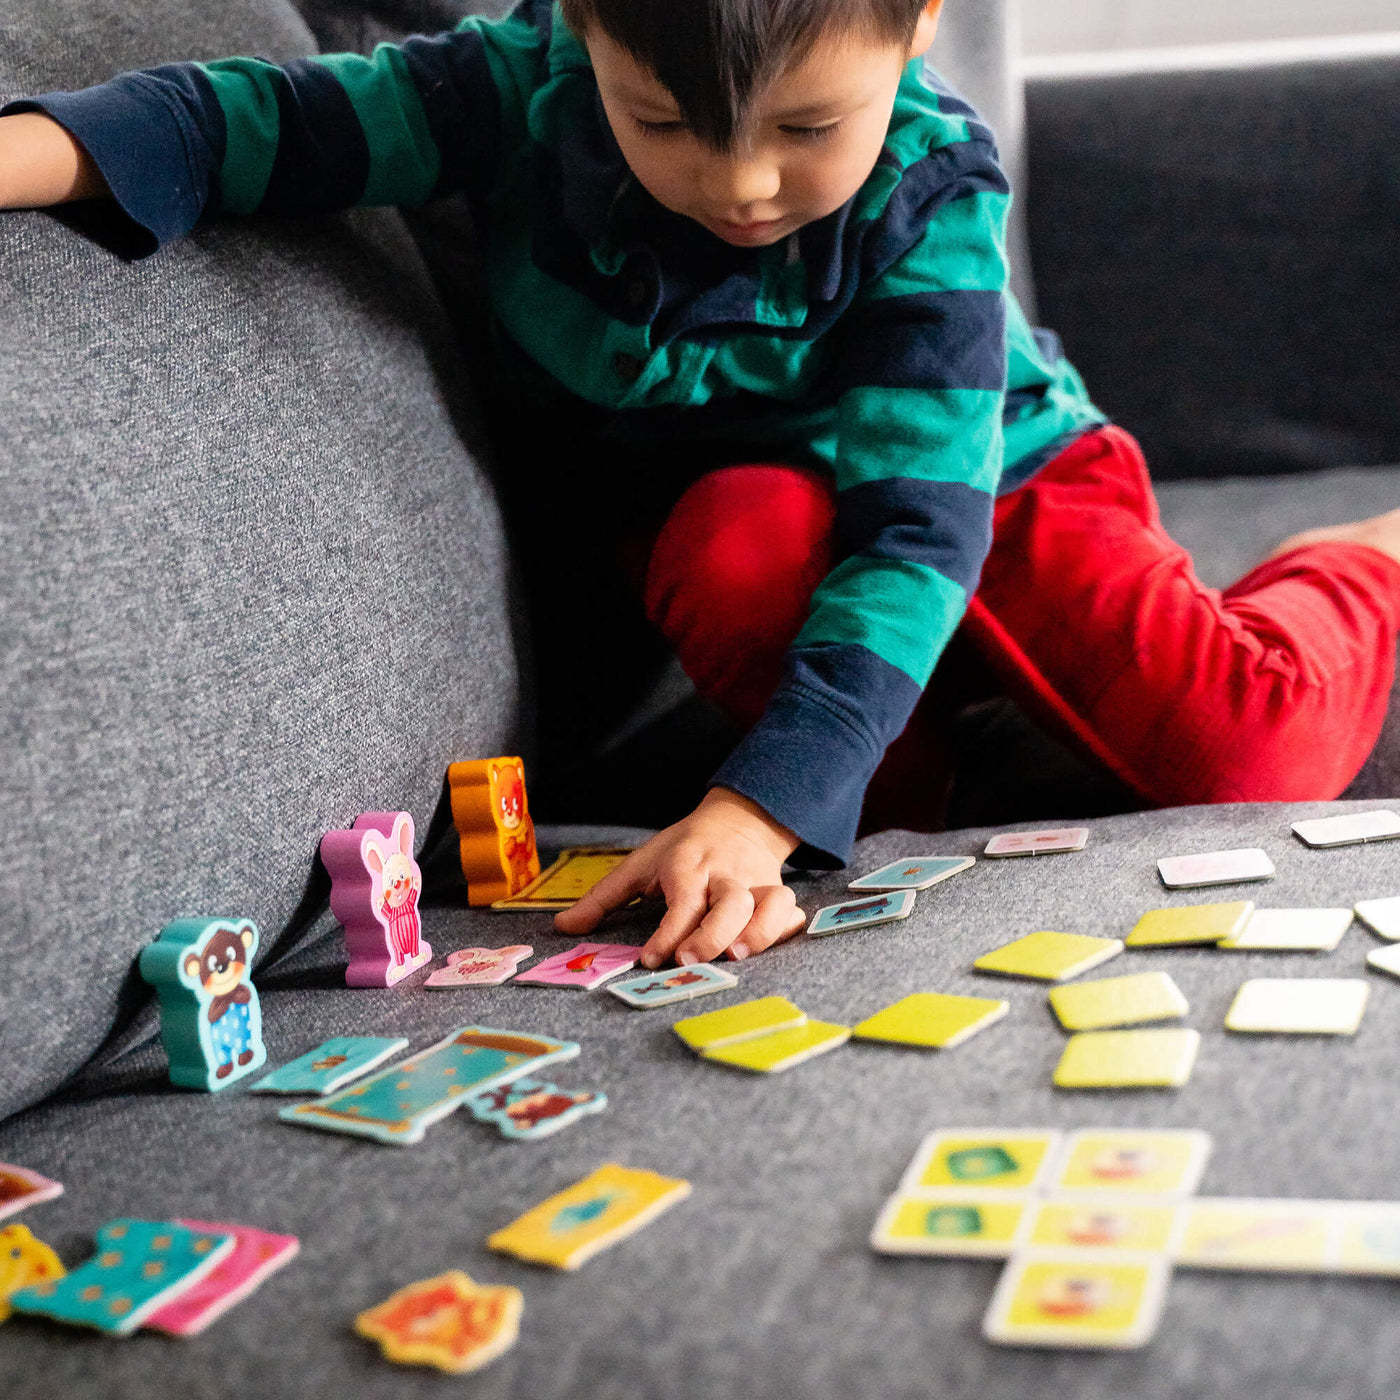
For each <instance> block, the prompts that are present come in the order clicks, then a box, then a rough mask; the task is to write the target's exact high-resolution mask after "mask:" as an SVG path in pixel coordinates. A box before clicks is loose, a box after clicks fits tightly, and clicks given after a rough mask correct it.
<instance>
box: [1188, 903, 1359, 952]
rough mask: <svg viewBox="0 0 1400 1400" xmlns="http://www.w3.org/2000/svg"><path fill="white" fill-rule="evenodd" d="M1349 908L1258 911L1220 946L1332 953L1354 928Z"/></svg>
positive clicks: (1229, 948)
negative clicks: (1350, 929) (1349, 930)
mask: <svg viewBox="0 0 1400 1400" xmlns="http://www.w3.org/2000/svg"><path fill="white" fill-rule="evenodd" d="M1351 921H1352V911H1351V910H1350V909H1256V910H1255V911H1254V913H1253V914H1252V915H1251V916H1250V920H1249V922H1248V923H1247V924H1246V925H1245V926H1244V928H1243V929H1241V930H1240V932H1239V933H1237V934H1236V935H1235V936H1234V937H1233V938H1222V939H1221V940H1220V942H1219V944H1217V945H1216V946H1217V947H1220V948H1224V949H1226V950H1227V951H1229V952H1238V953H1330V952H1332V951H1333V950H1334V949H1335V948H1336V946H1337V944H1338V943H1340V942H1341V941H1342V935H1343V934H1345V933H1346V931H1347V930H1348V929H1349V928H1350V927H1351Z"/></svg>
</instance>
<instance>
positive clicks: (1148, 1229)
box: [1020, 1196, 1186, 1255]
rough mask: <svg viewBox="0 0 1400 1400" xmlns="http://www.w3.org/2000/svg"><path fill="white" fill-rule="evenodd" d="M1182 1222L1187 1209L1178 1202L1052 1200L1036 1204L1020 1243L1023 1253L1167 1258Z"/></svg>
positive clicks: (1105, 1198)
mask: <svg viewBox="0 0 1400 1400" xmlns="http://www.w3.org/2000/svg"><path fill="white" fill-rule="evenodd" d="M1185 1220H1186V1215H1185V1206H1184V1204H1183V1202H1182V1201H1180V1200H1177V1199H1171V1198H1168V1199H1166V1200H1154V1199H1148V1198H1142V1199H1139V1200H1134V1199H1131V1198H1129V1197H1125V1196H1083V1197H1079V1198H1076V1199H1069V1198H1065V1197H1052V1198H1050V1199H1048V1200H1044V1199H1042V1200H1040V1201H1038V1202H1037V1203H1036V1205H1035V1206H1034V1208H1033V1209H1032V1211H1031V1212H1030V1216H1029V1219H1028V1220H1027V1221H1026V1229H1025V1234H1024V1235H1023V1237H1022V1239H1021V1241H1020V1244H1021V1246H1022V1247H1023V1248H1026V1249H1083V1250H1090V1251H1099V1250H1102V1251H1108V1250H1113V1251H1119V1250H1129V1251H1131V1252H1133V1253H1140V1254H1161V1255H1170V1254H1171V1253H1172V1251H1173V1249H1174V1247H1175V1244H1176V1241H1177V1238H1178V1236H1179V1235H1180V1232H1181V1229H1182V1226H1183V1225H1184V1224H1185Z"/></svg>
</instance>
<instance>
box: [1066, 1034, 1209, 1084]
mask: <svg viewBox="0 0 1400 1400" xmlns="http://www.w3.org/2000/svg"><path fill="white" fill-rule="evenodd" d="M1200 1044H1201V1033H1200V1032H1199V1031H1187V1030H1169V1031H1082V1032H1080V1034H1078V1035H1072V1036H1070V1038H1069V1043H1068V1044H1067V1045H1066V1046H1065V1053H1064V1054H1063V1055H1062V1056H1061V1057H1060V1063H1059V1066H1058V1067H1057V1068H1056V1070H1055V1083H1056V1085H1057V1086H1058V1087H1059V1088H1061V1089H1152V1088H1169V1087H1170V1088H1175V1087H1178V1086H1180V1085H1182V1084H1185V1083H1186V1081H1187V1080H1188V1079H1190V1077H1191V1067H1192V1066H1193V1065H1194V1064H1195V1063H1196V1051H1197V1050H1198V1049H1199V1048H1200Z"/></svg>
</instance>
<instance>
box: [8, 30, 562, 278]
mask: <svg viewBox="0 0 1400 1400" xmlns="http://www.w3.org/2000/svg"><path fill="white" fill-rule="evenodd" d="M541 8H542V6H541V4H538V3H527V4H523V5H521V6H520V7H519V8H518V9H516V10H515V11H514V12H512V14H511V15H509V16H508V17H507V18H506V19H503V20H498V21H490V20H485V19H481V18H469V19H467V20H465V21H464V22H463V23H462V25H461V26H460V27H459V28H458V29H456V30H454V31H452V32H450V33H447V34H441V35H437V36H435V37H431V38H415V39H409V40H408V41H406V42H405V43H403V44H401V45H393V44H381V45H380V46H379V47H378V48H377V49H375V51H374V53H373V55H372V56H370V57H368V58H366V57H363V56H361V55H359V54H326V55H319V56H316V57H312V58H304V59H297V60H295V61H294V62H292V63H288V64H286V65H284V66H281V67H279V66H277V65H276V64H273V63H269V62H267V61H266V60H264V59H258V58H227V59H221V60H218V61H216V62H212V63H178V64H167V65H164V66H162V67H159V68H152V69H146V70H142V71H138V72H131V73H123V74H120V75H119V76H118V77H116V78H113V79H112V80H111V81H110V82H107V83H103V84H101V85H99V86H97V87H91V88H85V89H83V90H81V91H78V92H51V93H45V94H43V95H41V96H38V97H32V98H25V99H23V100H21V101H18V102H11V103H9V104H8V105H7V106H5V107H4V108H3V109H0V116H8V115H10V114H12V113H16V112H42V113H44V114H45V115H47V116H49V117H51V118H52V119H53V120H54V121H56V122H58V123H59V125H60V126H62V127H64V128H65V129H66V130H67V131H68V132H69V133H70V134H71V135H72V136H73V137H74V138H75V139H76V140H77V141H78V142H79V143H80V144H81V145H82V146H83V148H84V149H85V150H86V151H87V153H88V154H89V156H91V157H92V159H93V161H94V162H95V163H96V165H97V168H98V169H99V170H100V171H101V173H102V176H103V178H104V179H105V180H106V182H107V186H108V188H109V189H110V191H111V193H112V196H113V198H114V199H115V201H116V205H117V207H118V209H119V210H120V211H121V216H122V217H121V218H120V219H119V220H118V221H117V222H116V224H115V225H114V224H113V221H112V220H111V219H110V217H108V218H101V217H96V218H94V219H92V220H91V221H90V229H91V232H92V233H93V235H94V236H95V237H97V238H99V240H100V241H101V242H103V243H105V244H106V245H107V246H108V247H110V248H112V250H113V251H115V252H117V253H120V254H121V255H122V256H125V257H131V258H140V257H145V256H147V255H149V254H151V253H153V252H155V250H156V249H157V248H158V247H160V246H161V244H163V243H166V242H168V241H169V240H171V239H174V238H180V237H182V236H183V235H185V234H187V233H188V232H189V231H190V230H191V229H192V228H194V227H195V225H196V224H197V223H198V222H199V221H200V220H201V219H202V218H204V217H206V216H208V215H213V214H217V213H221V212H222V213H229V214H268V215H280V216H285V217H290V218H306V217H314V216H320V215H325V214H329V213H333V212H335V211H337V210H341V209H346V208H350V207H352V206H355V205H369V204H395V205H417V204H423V203H425V202H427V201H428V200H430V199H434V198H437V197H439V196H442V195H446V194H451V193H454V192H457V191H465V192H466V194H467V195H468V197H469V198H471V199H474V200H477V201H481V200H484V199H485V198H486V195H487V193H488V192H489V190H490V188H491V186H492V184H493V183H494V179H495V174H496V171H497V169H498V168H499V165H500V162H501V159H502V153H503V151H504V150H505V149H508V148H509V147H510V146H511V145H512V144H513V143H516V142H518V141H520V140H523V139H524V134H525V131H526V104H527V100H528V94H529V92H530V91H531V89H532V88H533V86H534V85H535V84H536V83H537V81H538V74H539V71H540V68H541V65H542V64H543V63H544V61H545V56H546V51H547V44H548V28H547V26H545V25H542V23H541V22H540V11H541Z"/></svg>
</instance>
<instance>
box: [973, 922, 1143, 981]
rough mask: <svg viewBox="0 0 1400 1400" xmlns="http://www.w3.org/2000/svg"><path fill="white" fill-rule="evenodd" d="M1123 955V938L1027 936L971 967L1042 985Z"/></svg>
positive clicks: (1054, 935)
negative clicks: (1033, 981)
mask: <svg viewBox="0 0 1400 1400" xmlns="http://www.w3.org/2000/svg"><path fill="white" fill-rule="evenodd" d="M1122 951H1123V941H1122V939H1120V938H1094V937H1091V936H1090V935H1089V934H1086V933H1051V932H1048V931H1046V932H1040V933H1028V934H1026V936H1025V937H1024V938H1017V939H1015V940H1013V941H1012V942H1010V943H1006V944H1003V945H1002V946H1001V947H1000V948H994V949H993V950H992V951H991V952H990V953H984V954H983V955H982V956H981V957H980V958H978V959H977V961H976V962H974V963H973V964H972V965H973V967H975V968H976V969H977V970H978V972H995V973H997V974H998V975H999V976H1002V977H1032V978H1035V979H1036V980H1037V981H1040V982H1064V981H1066V980H1067V979H1068V978H1071V977H1078V976H1079V974H1080V973H1081V972H1088V970H1089V969H1090V968H1091V967H1098V965H1099V964H1100V963H1103V962H1107V961H1108V960H1109V958H1116V957H1117V956H1118V954H1119V953H1121V952H1122Z"/></svg>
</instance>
